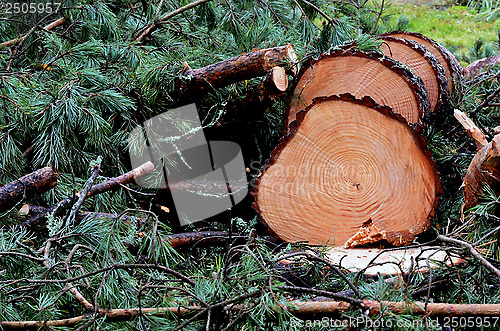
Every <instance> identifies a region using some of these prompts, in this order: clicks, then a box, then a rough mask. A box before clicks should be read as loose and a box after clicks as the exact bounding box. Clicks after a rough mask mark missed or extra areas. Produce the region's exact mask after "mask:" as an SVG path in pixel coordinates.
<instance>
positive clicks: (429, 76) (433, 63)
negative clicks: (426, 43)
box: [380, 36, 449, 112]
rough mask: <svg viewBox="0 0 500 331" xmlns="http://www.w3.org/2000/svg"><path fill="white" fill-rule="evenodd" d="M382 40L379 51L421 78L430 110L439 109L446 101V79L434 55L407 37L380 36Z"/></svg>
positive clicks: (447, 92)
mask: <svg viewBox="0 0 500 331" xmlns="http://www.w3.org/2000/svg"><path fill="white" fill-rule="evenodd" d="M381 39H382V41H383V42H384V43H383V44H382V47H381V49H380V50H381V51H382V52H383V53H384V54H385V55H387V56H390V57H392V58H393V59H395V60H397V61H399V62H402V63H404V64H406V65H407V66H408V68H410V70H411V71H412V72H413V73H414V74H415V75H417V76H418V77H420V78H422V81H423V83H424V86H425V89H426V91H427V97H428V98H429V102H430V104H431V107H430V109H431V112H435V111H437V110H440V109H441V107H442V106H444V105H446V104H447V102H448V94H449V91H448V80H447V78H446V73H445V71H444V68H443V67H442V66H441V65H440V64H439V61H438V60H437V59H436V57H435V56H434V55H432V54H431V53H430V52H428V51H427V49H426V48H425V47H423V46H421V45H420V44H418V43H417V42H415V41H413V40H409V39H401V38H394V37H389V36H384V37H381Z"/></svg>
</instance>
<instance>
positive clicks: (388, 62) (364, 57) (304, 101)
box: [285, 49, 429, 128]
mask: <svg viewBox="0 0 500 331" xmlns="http://www.w3.org/2000/svg"><path fill="white" fill-rule="evenodd" d="M298 77H299V78H298V80H297V83H296V86H295V88H294V92H293V96H292V98H291V101H290V105H289V107H288V112H287V114H286V115H285V120H286V123H285V125H286V127H287V128H288V125H289V124H290V123H292V122H293V121H294V120H295V116H296V114H297V113H298V112H299V111H300V110H302V109H304V108H306V107H307V106H309V105H310V104H311V103H312V101H313V99H314V98H315V97H319V96H329V95H333V94H340V93H351V94H353V95H354V96H355V97H357V98H363V97H364V96H369V97H371V98H373V99H374V100H375V101H376V102H377V103H379V104H381V105H386V106H389V107H391V108H392V110H393V111H394V112H395V113H397V114H401V115H402V116H403V117H404V118H405V119H406V120H408V122H410V123H418V122H420V120H421V118H422V116H423V115H424V114H426V113H427V112H428V111H429V101H428V99H427V96H426V93H425V87H424V86H423V82H422V80H421V79H420V78H418V77H417V76H415V75H414V74H413V73H412V72H411V71H410V70H408V69H407V68H404V67H402V66H401V65H398V64H397V63H396V62H395V61H394V60H392V59H390V58H388V57H385V56H382V55H381V54H379V53H369V54H367V53H362V52H359V51H354V50H350V49H339V50H336V51H334V52H332V53H330V54H325V55H322V56H320V57H319V58H318V59H316V60H312V61H310V62H308V63H306V64H305V65H304V67H303V68H302V70H301V72H300V74H299V76H298Z"/></svg>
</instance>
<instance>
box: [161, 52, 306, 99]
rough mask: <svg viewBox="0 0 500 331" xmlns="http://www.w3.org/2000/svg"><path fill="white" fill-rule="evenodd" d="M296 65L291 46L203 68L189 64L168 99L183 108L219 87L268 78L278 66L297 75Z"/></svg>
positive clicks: (246, 55)
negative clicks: (182, 105)
mask: <svg viewBox="0 0 500 331" xmlns="http://www.w3.org/2000/svg"><path fill="white" fill-rule="evenodd" d="M296 64H297V55H296V54H295V51H294V50H293V47H292V46H291V45H287V46H280V47H274V48H268V49H261V50H257V51H253V52H250V53H246V54H242V55H239V56H236V57H233V58H230V59H228V60H225V61H221V62H218V63H215V64H211V65H209V66H206V67H203V68H199V69H191V68H190V67H189V66H188V65H187V64H186V65H185V68H184V72H183V73H182V77H180V78H178V79H176V80H175V82H174V89H173V90H172V91H171V92H170V93H169V94H168V95H167V96H165V97H166V98H167V99H168V100H167V103H168V104H169V105H170V106H172V105H176V106H179V105H181V104H186V103H188V102H189V101H192V100H195V99H197V98H200V96H202V95H203V94H205V93H207V92H209V91H212V90H213V89H215V88H219V87H223V86H228V85H230V84H233V83H237V82H241V81H244V80H247V79H252V78H255V77H261V76H265V75H266V74H267V73H268V72H269V71H270V70H272V69H273V68H274V67H283V68H285V69H286V70H287V71H288V72H289V73H291V74H292V75H293V74H294V73H295V66H296ZM278 70H279V69H278ZM280 81H283V78H282V79H281V80H280ZM282 87H283V86H282V85H280V88H282Z"/></svg>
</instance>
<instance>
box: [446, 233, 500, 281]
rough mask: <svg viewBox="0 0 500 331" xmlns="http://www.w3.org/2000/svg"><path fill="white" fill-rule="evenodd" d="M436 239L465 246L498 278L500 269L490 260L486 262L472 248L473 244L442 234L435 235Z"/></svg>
mask: <svg viewBox="0 0 500 331" xmlns="http://www.w3.org/2000/svg"><path fill="white" fill-rule="evenodd" d="M437 239H438V240H440V241H442V242H447V243H451V244H455V245H459V246H462V247H464V248H467V250H468V251H469V253H470V254H471V255H472V256H474V257H475V258H476V259H478V260H479V262H481V264H482V265H483V266H485V267H486V268H488V269H489V270H490V271H491V272H493V273H494V274H495V275H496V276H497V277H498V278H500V270H498V269H497V268H495V267H494V266H493V265H492V264H491V263H490V262H488V260H486V259H485V258H484V257H483V256H482V255H481V254H479V252H478V251H477V250H476V249H475V248H474V246H472V245H471V244H469V243H468V242H465V241H462V240H458V239H454V238H450V237H445V236H443V235H441V234H440V235H438V236H437Z"/></svg>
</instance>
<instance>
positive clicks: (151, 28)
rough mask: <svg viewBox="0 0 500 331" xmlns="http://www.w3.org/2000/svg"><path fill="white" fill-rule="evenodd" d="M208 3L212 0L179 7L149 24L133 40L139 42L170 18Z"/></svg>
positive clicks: (203, 0) (198, 1) (199, 0)
mask: <svg viewBox="0 0 500 331" xmlns="http://www.w3.org/2000/svg"><path fill="white" fill-rule="evenodd" d="M209 1H212V0H197V1H194V2H191V3H189V4H187V5H185V6H183V7H181V8H179V9H176V10H174V11H172V12H170V13H168V14H166V15H164V16H162V17H161V18H160V19H158V20H156V21H155V22H153V23H151V24H150V25H149V26H148V27H147V28H145V30H144V31H143V32H142V33H141V34H140V35H139V37H137V38H136V39H135V42H141V41H142V39H144V37H146V36H147V35H148V34H150V33H151V32H153V31H154V30H155V29H156V28H157V27H158V25H159V24H160V23H161V22H165V21H168V20H169V19H171V18H172V17H174V16H176V15H179V14H181V13H183V12H185V11H186V10H189V9H191V8H194V7H196V6H198V5H201V4H203V3H205V2H209Z"/></svg>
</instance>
